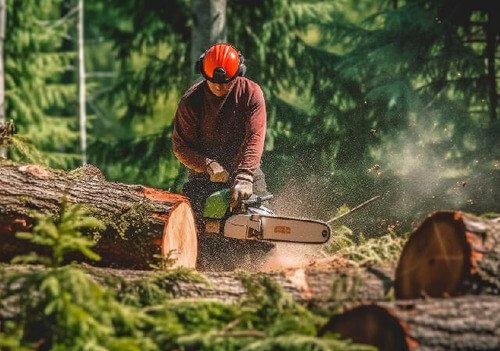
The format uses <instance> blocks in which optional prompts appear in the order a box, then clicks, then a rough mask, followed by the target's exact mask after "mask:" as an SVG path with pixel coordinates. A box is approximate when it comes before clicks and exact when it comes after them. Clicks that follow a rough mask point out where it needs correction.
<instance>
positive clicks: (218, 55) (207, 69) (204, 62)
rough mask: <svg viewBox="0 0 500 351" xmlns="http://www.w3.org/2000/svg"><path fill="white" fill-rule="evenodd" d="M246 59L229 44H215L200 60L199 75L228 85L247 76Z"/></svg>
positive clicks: (197, 65) (198, 64) (198, 63)
mask: <svg viewBox="0 0 500 351" xmlns="http://www.w3.org/2000/svg"><path fill="white" fill-rule="evenodd" d="M244 61H245V59H244V58H243V56H242V55H241V54H240V52H239V51H238V50H236V49H235V48H234V47H232V46H231V45H229V44H224V43H222V44H215V45H212V46H211V47H209V48H208V49H207V51H205V52H204V53H203V54H202V55H201V56H200V59H199V60H198V62H197V64H196V68H197V71H198V73H201V74H202V75H203V77H205V78H206V79H207V80H209V81H211V82H214V83H227V82H230V81H231V80H233V79H234V78H236V77H237V76H242V75H244V74H245V70H246V66H245V64H244Z"/></svg>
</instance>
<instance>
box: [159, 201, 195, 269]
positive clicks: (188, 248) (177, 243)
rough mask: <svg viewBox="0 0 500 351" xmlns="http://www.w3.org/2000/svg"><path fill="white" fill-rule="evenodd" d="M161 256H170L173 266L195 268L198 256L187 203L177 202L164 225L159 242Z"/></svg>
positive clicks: (192, 218) (193, 225) (191, 217)
mask: <svg viewBox="0 0 500 351" xmlns="http://www.w3.org/2000/svg"><path fill="white" fill-rule="evenodd" d="M161 254H162V256H163V257H169V256H172V258H174V259H175V264H174V266H175V267H188V268H195V266H196V259H197V257H198V239H197V236H196V224H195V220H194V217H193V213H192V210H191V206H189V204H188V203H179V204H178V205H177V206H176V208H175V210H174V211H173V212H172V214H171V215H170V219H169V220H168V222H167V224H166V225H165V229H164V231H163V237H162V242H161Z"/></svg>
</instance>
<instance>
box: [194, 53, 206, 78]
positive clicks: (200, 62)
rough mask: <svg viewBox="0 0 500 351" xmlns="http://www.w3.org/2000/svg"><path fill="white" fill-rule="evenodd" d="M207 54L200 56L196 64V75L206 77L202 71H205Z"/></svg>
mask: <svg viewBox="0 0 500 351" xmlns="http://www.w3.org/2000/svg"><path fill="white" fill-rule="evenodd" d="M205 53H206V51H205V52H204V53H203V54H201V55H200V58H198V60H197V61H196V62H195V64H194V73H196V74H202V75H203V76H205V74H203V72H202V71H201V70H202V69H203V58H204V57H205Z"/></svg>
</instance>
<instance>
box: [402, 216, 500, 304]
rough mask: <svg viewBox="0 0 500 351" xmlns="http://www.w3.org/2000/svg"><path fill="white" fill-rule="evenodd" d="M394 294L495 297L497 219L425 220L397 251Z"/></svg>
mask: <svg viewBox="0 0 500 351" xmlns="http://www.w3.org/2000/svg"><path fill="white" fill-rule="evenodd" d="M394 289H395V295H396V298H399V299H412V298H418V297H421V296H431V297H443V296H456V295H461V294H465V293H491V294H498V293H500V218H497V219H495V220H488V219H482V218H477V217H474V216H472V215H467V214H464V213H461V212H436V213H434V214H432V215H430V216H429V217H428V218H427V219H426V220H425V221H424V222H423V223H422V224H421V225H420V226H419V227H418V228H417V229H416V230H415V231H414V232H413V233H412V234H411V236H410V238H409V240H408V241H407V243H406V245H405V246H404V248H403V251H402V253H401V257H400V260H399V263H398V266H397V269H396V276H395V282H394Z"/></svg>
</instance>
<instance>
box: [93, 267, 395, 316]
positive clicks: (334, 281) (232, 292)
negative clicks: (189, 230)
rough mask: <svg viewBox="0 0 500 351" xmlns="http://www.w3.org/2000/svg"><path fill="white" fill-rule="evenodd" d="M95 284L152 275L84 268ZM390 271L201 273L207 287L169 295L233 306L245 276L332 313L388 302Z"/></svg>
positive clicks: (185, 287)
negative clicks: (267, 282)
mask: <svg viewBox="0 0 500 351" xmlns="http://www.w3.org/2000/svg"><path fill="white" fill-rule="evenodd" d="M85 270H86V272H88V273H89V274H90V275H91V276H92V277H94V278H95V279H96V280H97V281H100V282H104V281H105V279H106V278H110V277H116V278H120V279H123V280H124V281H125V282H134V281H138V280H143V279H148V277H151V276H153V275H154V274H155V273H154V272H152V271H138V270H122V269H106V268H96V267H86V268H85ZM393 271H394V270H393V268H392V267H355V266H347V267H346V266H344V267H304V268H290V269H286V270H283V271H274V272H246V273H243V272H241V271H233V272H204V273H203V276H204V277H205V278H206V283H194V282H183V281H180V282H178V284H177V285H176V286H175V287H173V289H172V290H171V291H169V292H170V293H171V294H172V296H173V297H174V298H213V299H217V300H220V301H224V302H235V301H238V300H240V299H242V298H244V297H245V296H246V294H247V291H246V289H245V287H244V285H243V283H242V279H243V276H244V274H245V275H249V276H250V277H252V276H253V277H258V276H263V277H268V278H270V279H271V280H272V281H274V282H275V283H276V284H277V285H278V286H280V287H281V288H282V289H283V290H284V291H285V292H286V293H288V294H289V295H290V296H291V298H292V299H293V300H294V301H296V302H299V303H301V304H303V305H305V306H307V307H308V308H312V309H317V310H322V311H331V310H332V308H335V309H336V310H343V309H344V308H349V307H353V306H358V305H360V304H362V303H370V302H374V301H383V300H387V299H388V295H389V291H390V289H391V288H392V279H391V278H390V277H392V276H393Z"/></svg>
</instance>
